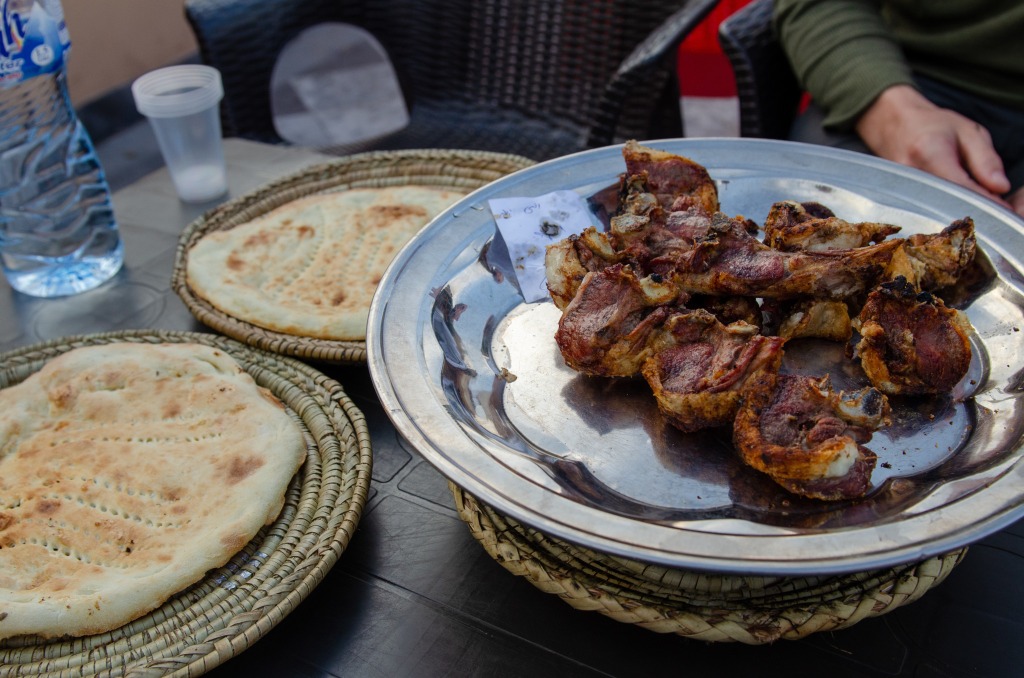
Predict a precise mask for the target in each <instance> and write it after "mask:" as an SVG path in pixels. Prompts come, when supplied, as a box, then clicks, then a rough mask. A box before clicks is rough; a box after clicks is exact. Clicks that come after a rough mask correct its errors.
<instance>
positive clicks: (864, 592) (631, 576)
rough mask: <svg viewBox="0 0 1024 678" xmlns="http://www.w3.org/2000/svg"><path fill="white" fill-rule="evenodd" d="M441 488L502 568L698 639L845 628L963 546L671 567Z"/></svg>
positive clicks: (953, 558)
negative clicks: (847, 568)
mask: <svg viewBox="0 0 1024 678" xmlns="http://www.w3.org/2000/svg"><path fill="white" fill-rule="evenodd" d="M449 487H450V488H451V491H452V495H453V496H454V498H455V506H456V508H457V509H458V512H459V516H460V517H461V518H462V520H463V521H464V522H465V523H466V524H467V525H468V526H469V529H470V532H471V533H472V535H473V537H474V538H475V539H476V540H477V541H479V542H480V543H481V544H482V545H483V547H484V549H485V550H486V551H487V553H488V554H489V555H490V556H491V557H492V558H494V559H495V560H496V561H498V562H499V563H500V564H501V565H502V566H503V567H504V568H505V569H507V570H508V571H509V572H511V573H513V574H515V575H518V576H521V577H525V578H526V579H527V581H529V582H530V583H531V584H533V585H534V586H536V587H537V588H539V589H540V590H541V591H544V592H545V593H550V594H553V595H556V596H558V597H559V598H561V599H562V600H564V601H565V602H566V603H568V604H569V605H571V606H572V607H574V608H576V609H578V610H586V611H594V612H599V613H601V614H603V615H605V616H607V617H610V618H612V619H614V620H616V621H619V622H623V623H627V624H635V625H637V626H641V627H643V628H646V629H650V630H651V631H656V632H658V633H674V634H677V635H680V636H686V637H689V638H695V639H699V640H705V641H713V642H740V643H746V644H750V645H760V644H765V643H771V642H774V641H776V640H780V639H785V640H796V639H799V638H803V637H806V636H808V635H810V634H812V633H815V632H818V631H829V630H837V629H843V628H847V627H849V626H852V625H853V624H856V623H857V622H859V621H860V620H862V619H866V618H868V617H875V616H878V615H882V614H885V613H886V612H889V611H891V610H894V609H895V608H897V607H900V606H901V605H905V604H907V603H910V602H912V601H914V600H917V599H918V598H920V597H921V596H922V595H924V593H925V592H926V591H928V590H929V589H930V588H932V587H933V586H935V585H937V584H939V583H941V582H942V581H943V580H944V579H945V578H946V577H947V576H948V575H949V573H950V572H951V571H952V570H953V568H954V567H955V566H956V565H957V564H959V563H960V561H961V560H962V559H963V557H964V555H965V554H966V553H967V549H966V548H962V549H959V550H957V551H953V552H952V553H948V554H945V555H942V556H936V557H933V558H929V559H927V560H924V561H921V562H918V563H913V564H909V565H902V566H898V567H893V568H889V569H884V570H874V571H870V572H861V573H854V574H843V575H829V576H820V577H773V576H729V575H718V574H712V573H704V572H696V571H686V570H677V569H672V568H667V567H663V566H660V565H652V564H649V563H642V562H639V561H635V560H630V559H627V558H622V557H618V556H612V555H608V554H604V553H599V552H596V551H592V550H590V549H587V548H583V547H580V546H576V545H573V544H570V543H568V542H565V541H562V540H560V539H556V538H553V537H550V536H547V535H544V534H542V533H540V532H538V531H537V530H535V529H533V528H530V527H527V526H524V525H521V524H520V523H518V522H516V521H515V520H513V519H511V518H508V517H505V516H502V515H500V514H499V513H497V512H496V511H495V510H494V509H492V508H491V507H489V506H487V505H486V504H483V503H481V502H480V501H478V500H477V499H476V498H475V497H473V496H472V495H469V494H467V493H466V492H465V491H464V490H462V489H461V488H460V487H458V486H456V485H454V484H452V483H449Z"/></svg>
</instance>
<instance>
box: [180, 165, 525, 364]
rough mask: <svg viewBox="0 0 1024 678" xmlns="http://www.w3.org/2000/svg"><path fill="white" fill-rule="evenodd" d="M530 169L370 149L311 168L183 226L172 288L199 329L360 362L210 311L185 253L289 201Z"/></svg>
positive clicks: (453, 184) (472, 184)
mask: <svg viewBox="0 0 1024 678" xmlns="http://www.w3.org/2000/svg"><path fill="white" fill-rule="evenodd" d="M533 164H534V162H533V161H532V160H530V159H528V158H524V157H521V156H517V155H510V154H507V153H493V152H487V151H463V150H447V149H414V150H405V151H371V152H367V153H359V154H356V155H352V156H349V157H346V158H342V159H340V160H335V161H331V162H327V163H323V164H319V165H315V166H313V167H310V168H308V169H305V170H302V171H301V172H297V173H295V174H292V175H289V176H286V177H283V178H281V179H278V180H277V181H274V182H272V183H269V184H267V185H265V186H262V187H261V188H259V189H257V190H256V191H253V192H252V193H248V194H246V195H244V196H241V197H239V198H235V199H234V200H231V201H229V202H226V203H224V204H223V205H221V206H219V207H216V208H214V209H213V210H211V211H209V212H207V213H206V214H204V215H203V216H202V217H200V218H199V219H197V220H196V221H194V222H192V223H191V224H189V225H188V226H187V227H186V228H185V230H184V231H183V232H182V234H181V238H180V239H179V241H178V248H177V251H176V254H175V261H174V269H173V271H172V273H171V289H173V290H174V291H175V293H176V294H177V295H178V296H179V297H181V300H182V301H183V302H184V303H185V306H186V307H188V310H189V311H190V312H191V313H192V315H194V316H195V317H196V319H197V320H199V321H200V322H201V323H203V324H204V325H207V326H209V327H211V328H213V329H215V330H217V331H218V332H220V333H221V334H226V335H227V336H229V337H232V338H234V339H237V340H238V341H241V342H244V343H246V344H249V345H250V346H255V347H256V348H261V349H264V350H266V351H271V352H272V353H279V354H281V355H288V356H293V357H296V358H303V359H309V360H317V361H320V362H324V363H337V364H348V363H361V362H365V361H366V342H365V341H343V340H332V339H316V338H313V337H302V336H298V335H293V334H284V333H281V332H276V331H273V330H269V329H266V328H263V327H259V326H257V325H254V324H252V323H250V322H247V321H244V320H240V319H238V318H235V317H233V316H231V315H228V314H226V313H224V312H223V311H221V310H220V309H217V308H215V307H214V306H213V305H211V304H210V303H209V302H207V301H206V300H205V299H203V298H201V297H199V296H198V295H196V294H195V292H193V290H192V288H191V287H190V286H189V285H188V280H187V274H186V271H187V267H188V253H189V250H190V249H191V248H192V246H193V245H194V244H195V242H196V241H197V240H199V238H201V237H202V236H204V235H206V234H207V233H211V232H213V231H221V230H228V229H230V228H234V227H235V226H238V225H240V224H244V223H246V222H248V221H252V220H253V219H255V218H257V217H260V216H262V215H264V214H266V213H268V212H270V211H272V210H274V209H276V208H278V207H280V206H282V205H284V204H286V203H289V202H292V201H293V200H297V199H299V198H303V197H306V196H309V195H313V194H316V193H328V192H331V191H340V190H345V189H348V188H382V187H386V186H408V185H420V186H434V187H438V188H448V189H454V190H461V191H465V192H466V193H469V192H471V191H473V190H475V189H477V188H480V187H481V186H485V185H486V184H489V183H490V182H492V181H495V180H497V179H500V178H501V177H503V176H505V175H506V174H510V173H512V172H515V171H516V170H520V169H523V168H525V167H529V166H530V165H533ZM339 263H343V262H339Z"/></svg>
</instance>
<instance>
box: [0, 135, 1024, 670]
mask: <svg viewBox="0 0 1024 678" xmlns="http://www.w3.org/2000/svg"><path fill="white" fill-rule="evenodd" d="M225 150H226V154H227V159H228V164H229V182H230V186H231V196H238V195H241V194H243V193H245V192H247V191H250V190H252V189H253V188H255V187H256V186H258V185H260V184H262V183H265V182H267V181H270V180H272V179H274V178H276V177H279V176H282V175H284V174H288V173H290V172H292V171H295V170H297V169H299V168H301V167H304V166H306V165H308V164H311V163H314V162H318V161H320V160H323V159H324V158H323V156H318V155H316V154H313V153H310V152H306V151H302V150H298V149H294V148H283V147H277V146H266V145H261V144H254V143H250V142H245V141H240V140H234V139H230V140H228V141H227V142H226V149H225ZM114 203H115V208H116V210H117V215H118V219H119V221H120V224H121V228H122V231H123V236H124V241H125V247H126V258H125V262H126V263H125V269H124V270H123V271H122V272H121V273H119V274H118V276H117V278H116V279H115V280H114V281H113V282H112V283H109V284H106V285H104V286H102V287H101V288H99V289H97V290H94V291H91V292H88V293H85V294H82V295H79V296H75V297H70V298H65V299H55V300H40V299H32V298H30V297H26V296H23V295H21V294H17V293H15V292H13V291H11V289H10V288H9V287H8V286H7V285H6V283H3V282H0V350H8V349H11V348H14V347H18V346H22V345H26V344H31V343H35V342H38V341H43V340H46V339H53V338H57V337H61V336H66V335H69V334H79V333H87V332H100V331H108V330H117V329H127V328H158V329H177V330H197V331H198V330H202V331H208V330H207V329H206V328H204V327H203V326H201V325H200V324H199V323H198V322H196V321H195V319H194V318H193V317H192V315H191V314H190V313H189V312H188V310H187V309H186V308H185V306H184V305H183V304H182V303H181V301H180V300H179V299H178V297H177V296H176V295H175V294H174V293H173V292H171V291H170V289H169V284H170V275H171V267H172V263H173V258H174V249H175V246H176V245H177V241H178V236H179V234H180V233H181V231H182V229H183V228H184V227H185V225H186V224H188V223H189V222H190V221H192V220H193V219H195V218H196V217H197V216H199V215H200V214H201V213H202V212H203V211H204V210H205V209H209V208H210V207H212V206H213V205H212V204H211V205H199V206H195V205H186V204H184V203H181V202H180V201H179V200H178V198H177V196H176V195H175V193H174V189H173V188H172V186H171V184H170V180H169V178H168V175H167V173H166V170H160V171H158V172H155V173H154V174H151V175H149V176H147V177H145V178H142V179H140V180H139V181H138V182H136V183H134V184H133V185H131V186H129V187H127V188H125V189H123V190H121V191H119V192H118V193H116V194H115V196H114ZM318 367H319V368H321V369H323V371H324V372H325V373H327V374H329V375H330V376H332V377H334V378H335V379H337V380H338V381H339V382H341V384H342V385H343V386H344V387H345V390H346V391H347V393H348V394H349V396H350V397H351V398H352V399H353V400H354V401H355V403H356V404H357V405H358V406H359V407H360V408H361V409H362V410H363V412H364V413H365V414H366V416H367V419H368V421H369V424H370V429H371V435H372V440H373V454H374V465H373V486H372V489H371V493H370V497H369V500H368V502H367V504H366V507H365V509H364V512H363V516H362V520H361V522H360V525H359V529H358V530H357V532H356V534H355V536H354V538H353V539H352V542H351V543H350V545H349V548H348V550H347V551H346V552H345V553H344V554H343V555H342V557H341V560H340V561H339V563H338V564H337V565H336V566H335V567H334V568H333V569H332V570H331V572H330V573H329V574H328V576H327V578H326V579H325V580H324V582H323V583H322V584H321V585H320V586H319V587H318V588H317V589H316V590H315V591H313V593H312V594H311V595H310V596H309V597H308V598H307V599H306V600H305V601H304V602H303V603H302V604H301V605H300V606H299V607H298V608H297V609H296V610H295V611H294V612H292V613H291V614H290V615H289V616H288V617H287V618H285V619H284V621H282V622H281V623H280V624H279V625H278V626H277V627H276V628H274V629H273V630H272V631H271V632H270V633H269V634H268V635H267V636H265V637H264V638H262V639H261V640H260V641H259V642H257V643H256V644H255V645H254V646H253V647H251V648H250V649H248V650H246V651H245V652H243V653H242V654H240V655H239V656H237V657H235V658H233V659H231V660H229V661H227V662H226V663H225V664H223V665H222V666H220V667H218V668H217V669H215V670H214V671H213V672H211V673H210V674H208V675H212V676H215V677H217V678H228V677H233V676H245V677H246V678H251V677H252V676H388V677H392V676H417V677H418V676H425V677H429V676H488V677H490V676H528V677H529V678H540V677H542V676H557V677H559V678H566V677H568V676H645V677H646V676H651V675H669V674H671V675H682V676H688V677H691V678H696V677H702V676H716V677H723V678H727V677H729V676H739V675H751V676H786V677H787V678H792V677H793V676H828V677H830V678H843V677H846V676H849V677H854V676H857V677H859V676H869V677H873V676H877V677H883V676H884V677H889V676H914V677H916V678H939V677H944V676H949V677H953V676H955V677H961V676H963V677H974V676H986V677H988V676H992V677H998V678H1002V677H1004V676H1021V675H1024V585H1022V583H1021V582H1022V581H1024V521H1022V522H1018V523H1016V524H1014V525H1012V526H1010V527H1009V528H1007V529H1005V530H1003V531H1002V532H999V533H996V534H994V535H991V536H990V537H988V538H986V539H984V540H982V541H981V542H979V543H977V544H975V545H974V546H972V547H971V549H970V550H969V552H968V554H967V557H966V559H965V560H964V561H963V563H961V564H960V565H959V566H958V567H957V568H956V569H955V570H954V571H953V572H952V574H951V575H950V576H949V578H948V579H947V580H946V581H945V582H944V583H943V584H941V585H939V586H938V587H936V588H934V589H932V590H930V591H929V592H928V593H926V594H925V596H924V597H923V598H922V599H921V600H919V601H917V602H915V603H912V604H910V605H907V606H904V607H902V608H899V609H897V610H895V611H894V612H891V613H889V614H887V615H884V616H882V617H878V618H874V619H868V620H865V621H862V622H860V623H859V624H857V625H855V626H853V627H852V628H850V629H847V630H844V631H838V632H826V633H818V634H815V635H812V636H810V637H809V638H807V639H805V640H801V641H780V642H778V643H776V644H774V645H770V646H745V645H738V644H722V643H718V644H708V643H703V642H699V641H694V640H690V639H686V638H681V637H677V636H665V635H659V634H657V633H654V632H651V631H647V630H644V629H641V628H639V627H635V626H631V625H627V624H622V623H619V622H616V621H612V620H610V619H607V618H605V617H603V616H600V615H598V614H597V613H587V612H581V611H577V610H575V609H573V608H571V607H569V606H568V605H567V604H566V603H564V602H562V601H561V600H559V599H558V598H557V597H555V596H553V595H550V594H546V593H543V592H541V591H540V590H538V589H536V588H534V587H533V586H532V585H531V584H530V583H528V582H527V581H526V580H524V579H521V578H518V577H515V576H513V575H512V574H510V573H509V572H508V571H506V570H505V569H504V568H502V567H501V566H500V565H499V564H498V563H497V562H495V561H494V560H492V559H491V558H490V557H489V556H488V555H487V554H486V553H485V552H484V550H483V548H482V547H481V546H480V545H479V544H478V543H477V542H476V541H475V540H474V539H473V538H472V536H471V535H470V533H469V530H468V528H467V527H466V525H465V524H464V523H463V522H462V521H461V520H460V519H459V517H458V515H457V514H456V512H455V508H454V504H453V501H452V497H451V494H450V493H449V491H448V488H447V484H446V482H445V480H444V478H443V477H442V476H441V475H440V474H438V473H437V471H435V470H434V468H433V467H432V466H430V465H429V464H428V463H427V462H425V461H424V460H423V459H422V458H421V457H420V456H419V455H418V453H417V452H416V451H415V450H414V449H412V448H411V447H410V446H409V445H408V444H407V443H405V442H404V441H403V440H401V439H400V438H399V436H398V435H397V434H396V432H395V430H394V428H393V427H392V426H391V423H390V421H389V420H388V418H387V416H386V415H385V414H384V412H383V411H382V409H381V407H380V404H379V403H378V401H377V399H376V396H375V394H374V389H373V385H372V383H371V381H370V378H369V374H368V372H367V370H366V368H365V367H363V366H346V367H323V366H318Z"/></svg>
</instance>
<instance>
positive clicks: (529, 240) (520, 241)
mask: <svg viewBox="0 0 1024 678" xmlns="http://www.w3.org/2000/svg"><path fill="white" fill-rule="evenodd" d="M488 204H489V205H490V207H491V214H493V215H494V222H495V223H496V224H497V225H498V232H499V233H501V237H502V239H503V240H504V241H505V246H506V247H507V248H508V254H509V257H510V258H511V259H512V267H513V269H514V270H515V275H516V280H517V281H518V282H519V289H520V290H522V293H523V297H524V298H525V300H526V302H527V303H531V302H534V301H540V300H541V299H547V298H548V288H547V280H546V277H545V275H544V252H545V249H546V248H547V246H548V245H551V244H553V243H556V242H558V241H559V240H563V239H564V238H567V237H569V236H570V235H572V234H580V233H582V232H583V231H584V230H585V229H586V228H588V227H589V226H592V225H594V223H593V222H594V217H593V215H592V214H591V213H590V210H589V209H587V204H586V202H585V201H584V200H583V198H581V197H580V196H579V195H577V194H576V193H574V192H572V191H554V192H553V193H547V194H545V195H541V196H537V197H535V198H495V199H493V200H489V201H488Z"/></svg>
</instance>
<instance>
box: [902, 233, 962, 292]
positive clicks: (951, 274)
mask: <svg viewBox="0 0 1024 678" xmlns="http://www.w3.org/2000/svg"><path fill="white" fill-rule="evenodd" d="M976 246H977V241H976V238H975V235H974V221H973V220H972V219H971V218H970V217H965V218H963V219H958V220H957V221H954V222H953V223H952V224H950V225H949V226H947V227H946V228H944V229H942V231H940V232H939V233H935V234H931V235H924V234H916V235H912V236H910V237H909V238H907V239H906V242H905V243H904V245H903V247H902V248H901V250H899V251H897V252H896V253H895V254H894V255H893V258H892V261H891V262H890V263H889V268H888V269H887V271H886V275H885V277H886V279H887V280H895V279H896V278H897V277H899V276H903V277H904V278H906V279H907V281H908V282H910V283H911V284H913V285H914V286H916V287H917V288H918V289H922V290H926V291H929V292H934V291H935V290H939V289H942V288H944V287H950V286H952V285H955V284H956V283H957V281H959V280H960V276H961V275H963V273H964V271H966V270H967V267H968V266H970V265H971V262H972V261H974V253H975V249H976Z"/></svg>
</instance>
